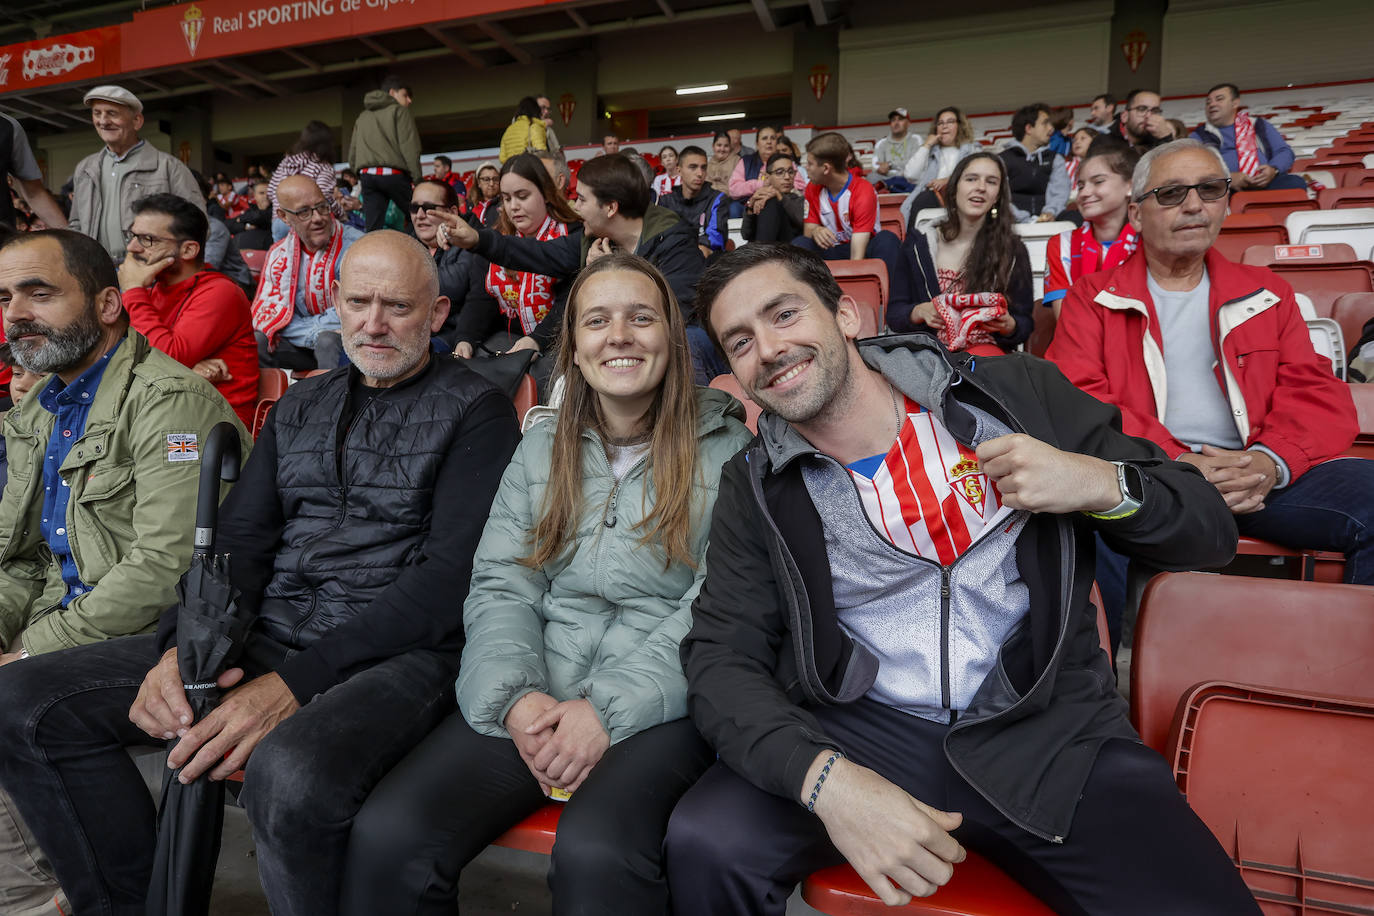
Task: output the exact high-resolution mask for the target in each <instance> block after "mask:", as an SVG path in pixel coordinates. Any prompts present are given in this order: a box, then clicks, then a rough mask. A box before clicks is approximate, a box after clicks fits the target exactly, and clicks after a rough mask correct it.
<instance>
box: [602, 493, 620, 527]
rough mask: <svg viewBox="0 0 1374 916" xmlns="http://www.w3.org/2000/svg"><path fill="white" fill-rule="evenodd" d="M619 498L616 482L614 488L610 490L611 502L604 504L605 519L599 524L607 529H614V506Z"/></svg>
mask: <svg viewBox="0 0 1374 916" xmlns="http://www.w3.org/2000/svg"><path fill="white" fill-rule="evenodd" d="M619 498H620V483H619V482H617V483H616V485H615V488H614V489H613V490H611V500H610V502H608V503H606V517H605V518H603V519H602V520H601V524H603V525H605V526H606V527H607V528H614V527H615V504H616V501H617V500H618V499H619Z"/></svg>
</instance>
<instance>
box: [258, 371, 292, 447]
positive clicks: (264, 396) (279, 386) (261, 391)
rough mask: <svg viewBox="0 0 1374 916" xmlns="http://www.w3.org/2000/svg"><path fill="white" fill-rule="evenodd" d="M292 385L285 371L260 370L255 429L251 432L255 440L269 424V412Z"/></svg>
mask: <svg viewBox="0 0 1374 916" xmlns="http://www.w3.org/2000/svg"><path fill="white" fill-rule="evenodd" d="M290 384H291V379H290V377H289V376H287V374H286V370H285V369H274V368H271V367H268V366H263V367H261V368H259V369H258V403H257V406H256V407H254V408H253V428H252V429H251V430H249V432H251V433H252V434H253V437H254V438H257V435H258V433H260V432H262V425H263V424H264V423H266V422H267V412H268V411H269V410H271V409H272V405H273V404H275V403H277V401H278V400H280V399H281V396H282V395H283V394H286V388H287V386H288V385H290Z"/></svg>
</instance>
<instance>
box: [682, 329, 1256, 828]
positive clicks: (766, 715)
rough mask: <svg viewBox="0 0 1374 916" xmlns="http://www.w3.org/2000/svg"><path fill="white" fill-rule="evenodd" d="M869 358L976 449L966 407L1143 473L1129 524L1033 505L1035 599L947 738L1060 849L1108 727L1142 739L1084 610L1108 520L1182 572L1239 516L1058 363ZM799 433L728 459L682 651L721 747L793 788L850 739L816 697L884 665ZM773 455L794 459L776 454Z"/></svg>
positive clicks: (896, 346) (930, 349) (708, 729)
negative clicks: (806, 476)
mask: <svg viewBox="0 0 1374 916" xmlns="http://www.w3.org/2000/svg"><path fill="white" fill-rule="evenodd" d="M904 351H905V352H904ZM861 352H862V353H863V355H864V359H865V361H866V362H868V363H869V364H870V365H875V364H876V363H878V362H882V363H883V365H884V366H885V367H886V368H885V369H884V370H883V371H884V374H885V375H886V376H887V377H888V379H889V381H892V382H893V383H894V384H895V385H896V386H897V387H899V388H903V390H904V391H905V393H906V394H907V395H908V396H910V397H912V398H913V399H914V400H916V401H918V402H920V403H922V404H924V405H925V406H927V407H929V408H930V409H931V410H932V411H933V412H935V413H936V415H937V416H941V417H942V419H943V421H944V423H945V425H946V427H947V428H948V429H949V431H950V433H951V434H953V436H954V437H955V438H956V439H958V440H959V441H960V442H962V443H964V444H966V445H967V444H969V442H970V438H971V436H972V435H973V432H974V419H973V415H972V414H971V413H970V412H969V411H968V410H966V409H965V407H964V405H965V404H967V405H973V406H977V407H979V408H981V409H982V410H985V411H987V412H988V413H989V414H991V415H992V416H994V417H996V418H998V419H999V420H1001V421H1002V422H1003V423H1005V424H1007V425H1008V426H1009V427H1011V428H1012V429H1013V430H1016V431H1018V432H1024V433H1026V434H1028V435H1030V436H1033V437H1035V438H1036V439H1040V440H1043V441H1045V442H1048V443H1049V444H1051V445H1054V446H1055V447H1057V448H1060V449H1063V450H1065V451H1071V452H1080V453H1084V454H1089V455H1095V456H1098V457H1101V458H1104V459H1109V460H1119V461H1128V462H1130V463H1132V464H1134V465H1135V466H1136V467H1138V468H1139V469H1140V471H1141V476H1142V477H1143V478H1144V501H1143V504H1142V506H1141V508H1140V509H1139V510H1137V511H1136V512H1135V513H1134V514H1132V515H1131V516H1129V517H1127V518H1123V519H1119V520H1116V521H1099V520H1095V519H1092V518H1089V517H1088V516H1086V515H1083V514H1081V513H1075V514H1071V515H1049V514H1037V515H1034V516H1032V517H1031V519H1030V521H1029V522H1028V523H1027V524H1026V526H1025V528H1024V529H1023V531H1022V533H1021V535H1020V536H1019V538H1018V539H1017V542H1016V548H1015V549H1016V552H1017V566H1018V569H1019V572H1020V574H1021V577H1022V579H1023V581H1024V582H1025V584H1026V586H1027V588H1028V591H1029V594H1030V608H1029V610H1028V612H1027V614H1026V617H1025V618H1024V619H1023V621H1021V622H1020V623H1018V624H1017V625H1016V626H1015V627H1013V629H1012V630H1011V632H1010V634H1009V635H1008V637H1007V638H1006V640H1005V641H1004V642H1003V644H1002V646H1001V649H1000V650H999V652H998V658H997V661H996V663H995V664H994V666H993V669H992V673H991V674H989V676H988V677H987V679H986V680H985V681H984V683H983V684H982V686H981V687H980V688H979V689H978V691H977V692H976V693H975V695H974V698H973V700H972V702H971V703H970V704H969V706H968V708H967V709H965V710H964V711H963V713H962V714H961V715H960V716H959V718H958V720H957V721H956V722H955V724H953V725H952V726H950V728H949V731H948V732H947V734H946V737H945V753H946V756H947V757H948V759H949V761H950V763H951V764H952V765H953V766H954V768H955V769H956V770H957V771H958V772H959V773H960V774H961V775H962V776H963V777H964V778H965V779H966V780H967V781H968V782H969V784H970V785H972V786H973V787H974V788H975V789H976V790H977V791H978V792H979V793H980V794H982V795H983V796H984V797H985V798H986V799H987V800H988V801H989V802H990V803H991V804H993V805H994V806H995V807H996V808H997V809H998V810H999V811H1001V812H1002V813H1003V814H1005V815H1006V816H1007V817H1008V818H1009V819H1011V820H1012V821H1013V822H1015V823H1017V824H1019V825H1021V826H1022V827H1023V828H1024V829H1026V830H1028V831H1030V832H1031V833H1033V834H1036V835H1037V836H1040V837H1042V838H1044V839H1047V840H1050V841H1060V840H1062V838H1063V837H1064V836H1066V835H1067V834H1068V831H1069V828H1070V825H1071V822H1072V819H1073V813H1074V809H1075V807H1076V805H1077V802H1078V798H1079V795H1080V793H1081V791H1082V789H1083V786H1084V784H1085V783H1086V781H1087V778H1088V774H1089V771H1090V770H1091V768H1092V764H1093V761H1094V759H1095V758H1096V755H1097V751H1098V748H1099V747H1100V746H1101V745H1102V743H1103V742H1105V741H1106V740H1108V739H1110V738H1129V739H1134V740H1139V738H1138V736H1137V735H1136V733H1135V731H1134V729H1132V727H1131V725H1130V723H1129V722H1128V721H1127V718H1126V704H1125V701H1124V700H1123V699H1122V698H1121V695H1120V694H1119V693H1117V690H1116V684H1115V679H1114V678H1113V675H1112V670H1111V666H1110V663H1109V661H1108V659H1107V656H1106V654H1105V653H1103V652H1102V650H1101V647H1100V645H1099V643H1098V637H1097V628H1096V611H1095V609H1094V608H1093V607H1092V606H1091V605H1090V604H1089V603H1088V593H1089V591H1090V590H1091V588H1092V583H1093V575H1094V568H1093V563H1094V543H1093V531H1094V529H1096V530H1097V531H1100V532H1101V533H1102V535H1103V537H1104V538H1106V540H1107V542H1108V543H1109V544H1110V545H1111V546H1112V547H1113V548H1114V549H1117V550H1121V551H1123V552H1126V553H1128V554H1132V555H1134V556H1136V557H1139V558H1141V559H1143V560H1145V561H1146V562H1147V563H1149V564H1150V565H1152V566H1154V567H1158V568H1160V569H1186V568H1195V567H1206V566H1217V565H1221V564H1223V563H1225V562H1227V561H1228V560H1229V559H1230V558H1231V556H1232V555H1233V554H1234V552H1235V547H1236V537H1237V535H1236V526H1235V522H1234V520H1233V518H1232V516H1231V513H1230V511H1229V510H1228V509H1227V508H1226V505H1225V502H1224V501H1223V500H1222V498H1221V496H1220V494H1219V493H1218V492H1217V490H1216V488H1215V487H1213V486H1212V485H1211V484H1209V483H1207V481H1206V480H1205V479H1204V478H1203V477H1202V475H1201V474H1199V473H1198V472H1197V471H1196V470H1195V469H1193V468H1192V467H1191V466H1189V465H1186V464H1180V463H1177V462H1173V461H1169V460H1168V459H1167V458H1166V456H1165V455H1164V453H1163V452H1162V451H1160V449H1159V448H1158V447H1156V446H1155V445H1154V444H1153V443H1151V442H1149V441H1147V440H1144V439H1137V438H1133V437H1130V436H1126V435H1124V434H1123V433H1122V432H1121V420H1120V414H1119V413H1118V411H1117V410H1116V408H1114V407H1111V406H1109V405H1106V404H1103V403H1102V402H1100V401H1097V400H1096V399H1094V398H1092V397H1089V396H1088V395H1086V394H1083V393H1082V392H1080V391H1079V390H1078V389H1077V388H1074V387H1073V385H1071V384H1070V383H1069V382H1068V380H1067V379H1065V378H1064V376H1063V375H1061V374H1060V373H1059V371H1058V370H1057V369H1056V368H1055V367H1054V366H1053V365H1052V364H1050V363H1048V362H1045V361H1044V360H1041V359H1037V358H1035V357H1031V356H1026V355H1023V354H1014V355H1010V356H1000V357H979V358H976V359H975V358H973V357H970V356H968V355H967V354H949V353H948V352H947V351H945V350H944V349H943V348H941V347H940V346H939V344H938V343H935V342H934V341H932V340H931V338H929V337H927V336H925V335H920V334H912V335H906V336H902V337H884V338H875V339H873V340H870V341H866V342H865V343H864V345H863V346H862V347H861ZM906 360H910V363H906V362H905V361H906ZM918 360H919V361H924V367H923V370H922V371H923V372H924V373H925V374H926V375H927V376H928V377H930V378H933V379H934V380H935V381H934V382H932V383H931V384H930V385H929V386H928V387H925V388H924V389H923V390H906V389H907V388H921V387H922V386H921V385H919V384H917V385H913V384H912V382H911V380H910V379H904V378H893V373H891V372H890V371H889V370H890V369H891V367H893V366H899V367H900V366H903V365H904V364H905V365H915V363H916V361H918ZM875 368H876V365H875ZM897 374H899V375H900V374H902V373H897ZM904 382H905V387H904ZM788 432H789V428H788V427H787V425H786V424H785V423H783V422H782V421H781V420H780V419H779V418H777V417H775V416H772V415H770V414H764V415H763V417H761V418H760V422H759V435H758V436H756V437H755V439H754V440H753V442H751V443H750V444H749V445H748V446H747V447H746V448H745V449H744V450H743V451H742V452H740V453H739V454H737V455H736V456H735V457H734V458H732V459H731V460H730V461H729V462H728V463H727V464H726V465H725V468H724V471H723V472H722V476H721V481H720V495H719V498H718V499H717V501H716V508H715V515H714V518H713V520H712V525H711V540H710V547H709V548H708V550H707V555H706V568H707V570H708V573H707V576H706V580H705V582H704V584H703V585H702V588H701V593H700V595H699V596H698V597H697V600H696V602H695V603H694V604H693V606H692V616H693V624H692V629H691V630H690V632H689V633H688V634H687V637H686V638H685V639H684V640H683V643H682V662H683V668H684V670H685V671H686V673H687V681H688V696H687V703H688V711H689V714H690V715H691V717H692V720H693V722H694V723H695V724H696V726H697V728H698V729H699V730H700V731H701V734H702V735H703V736H704V737H705V738H706V740H707V741H708V742H710V743H711V744H712V746H714V747H715V749H716V751H717V752H718V753H719V754H720V759H721V760H722V761H724V762H725V764H726V765H728V766H729V767H730V768H731V769H733V770H735V771H736V772H737V773H739V774H740V775H742V776H743V777H745V778H746V779H748V780H750V781H751V782H752V783H754V784H755V785H757V786H758V787H760V788H762V789H764V790H766V791H768V792H771V793H774V794H776V795H779V796H782V797H784V798H790V799H794V800H795V799H797V798H798V796H799V794H800V792H801V789H802V783H803V781H804V780H805V778H806V772H807V769H808V768H809V767H810V766H811V763H812V762H813V761H814V760H815V758H816V756H817V755H818V754H820V753H821V751H823V750H826V749H830V748H840V749H843V746H842V743H841V742H838V741H836V740H835V739H834V738H832V737H830V736H828V735H826V734H825V732H824V730H823V729H822V728H821V726H820V724H819V723H818V722H817V720H816V718H815V717H814V716H813V715H812V714H811V712H809V711H808V707H809V706H812V705H820V704H836V703H845V702H852V701H854V700H857V699H859V698H860V697H862V696H863V695H864V694H865V693H866V692H867V690H868V689H869V687H870V686H871V684H872V683H873V679H874V676H875V674H876V672H877V666H876V661H875V659H874V657H873V656H872V654H871V653H870V652H869V651H868V650H867V649H865V648H864V647H863V646H861V645H859V644H858V643H856V642H854V641H853V640H852V639H850V637H849V636H848V635H846V634H845V632H844V630H843V629H842V628H841V627H840V625H839V621H838V618H837V615H836V611H835V604H834V594H833V589H832V585H831V579H830V566H829V560H828V557H827V554H826V550H825V543H824V535H823V532H822V527H821V521H820V518H819V516H818V515H817V513H816V509H815V506H814V505H813V504H812V502H811V499H810V496H809V494H808V492H807V489H806V485H805V483H804V481H803V479H802V473H801V468H802V464H803V462H805V461H807V460H812V459H810V458H808V457H807V454H806V449H807V448H809V446H806V445H805V444H803V445H802V446H801V447H798V446H797V440H799V439H800V437H797V436H796V434H795V433H792V440H791V441H789V442H788V444H787V445H786V446H785V447H784V446H783V444H782V443H783V439H784V436H785V435H786V434H787V433H788ZM786 449H791V450H792V451H791V452H787V451H786ZM811 454H814V452H813V453H811ZM777 455H785V457H784V458H782V460H781V463H780V464H779V463H777V462H778V459H777V458H776V457H775V456H777Z"/></svg>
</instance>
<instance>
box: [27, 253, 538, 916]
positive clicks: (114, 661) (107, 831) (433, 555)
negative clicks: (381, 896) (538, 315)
mask: <svg viewBox="0 0 1374 916" xmlns="http://www.w3.org/2000/svg"><path fill="white" fill-rule="evenodd" d="M438 287H439V280H438V272H437V270H436V268H435V265H434V261H433V260H432V259H431V258H430V256H429V253H428V252H427V251H426V250H425V249H424V247H423V246H422V245H420V243H419V242H416V241H415V240H414V239H412V238H408V237H406V236H403V235H401V234H400V233H399V232H391V231H386V230H381V231H378V232H373V233H369V234H368V235H367V236H366V237H364V238H362V239H360V240H359V241H358V242H357V243H356V244H355V245H354V246H353V247H352V248H351V249H349V251H348V252H347V254H345V255H344V259H343V266H342V269H341V271H340V277H339V280H338V281H336V282H335V284H334V291H333V299H334V302H335V305H336V307H337V308H338V310H339V317H340V320H341V322H342V328H343V343H344V348H345V350H346V351H347V352H348V356H349V359H350V360H351V361H352V364H353V366H352V367H350V368H346V369H336V370H334V371H333V372H330V373H328V374H327V375H322V376H319V377H316V378H311V379H307V380H305V381H303V382H301V383H299V384H297V385H293V386H292V387H291V389H290V390H289V391H288V392H287V393H286V394H285V395H284V396H283V397H282V399H281V401H279V402H278V403H277V405H276V406H275V407H274V408H273V409H272V412H271V414H269V415H268V418H267V424H266V426H264V427H263V430H262V434H261V435H260V437H259V438H258V440H257V444H256V446H255V447H254V449H253V454H252V456H251V457H250V459H249V461H248V462H247V463H246V465H245V466H244V469H243V475H242V477H241V478H240V480H239V482H238V484H237V485H236V486H235V487H234V489H233V490H232V491H231V493H230V494H229V496H228V498H227V499H226V500H225V502H224V505H223V507H222V509H221V513H220V525H219V529H220V530H219V537H218V540H217V542H216V547H217V550H218V551H219V552H221V553H226V554H228V555H229V556H230V563H231V576H230V578H231V581H232V583H233V585H234V587H235V589H236V590H237V592H238V594H239V598H238V600H239V603H240V605H241V606H243V607H245V608H246V610H247V611H248V612H250V613H251V614H252V615H253V617H252V619H253V623H252V627H251V629H250V631H249V635H248V637H247V639H246V641H245V647H244V653H243V657H242V658H241V659H240V660H239V662H238V667H236V668H234V669H231V671H229V672H226V673H225V674H224V675H222V676H221V678H220V686H221V687H223V688H226V692H225V695H224V697H223V700H222V701H221V703H220V705H219V706H218V707H217V708H216V709H214V710H213V711H211V712H210V713H209V714H208V715H206V716H205V717H204V718H202V719H201V720H200V721H199V722H194V723H193V722H192V721H191V719H190V707H189V706H188V705H187V702H186V697H185V693H184V691H183V689H182V680H181V677H180V673H179V671H178V667H177V651H178V650H177V641H176V635H177V634H176V609H175V608H173V609H172V610H171V611H169V612H168V613H167V614H165V615H164V616H163V621H162V626H161V627H160V628H159V632H158V633H157V634H156V635H153V634H147V635H142V636H128V637H124V638H121V639H114V640H107V641H105V642H104V643H101V644H98V645H92V646H84V647H81V648H77V649H70V650H67V651H63V652H53V653H50V654H48V655H42V656H35V657H34V658H33V659H30V660H27V661H26V662H25V663H24V664H22V665H13V666H6V667H5V668H3V669H0V680H2V681H3V682H4V690H3V695H4V697H5V703H4V704H3V705H0V736H3V737H2V738H0V740H3V746H4V748H5V751H4V754H3V755H0V779H3V782H4V785H5V787H6V789H8V790H9V791H11V792H12V793H13V794H15V795H16V796H17V801H18V803H19V807H20V810H21V813H22V815H23V817H24V819H25V821H27V822H28V824H29V826H30V827H31V828H32V829H33V832H34V835H35V836H36V837H37V839H38V842H39V843H40V844H41V845H42V847H43V849H44V850H45V851H46V852H47V853H48V856H49V858H50V860H51V861H52V864H53V867H54V869H55V870H56V872H57V877H58V880H59V881H60V882H61V883H62V887H63V889H64V890H65V891H66V893H67V896H68V898H69V899H70V900H71V903H72V905H73V907H74V909H75V911H76V912H78V913H97V912H98V913H112V914H126V913H128V914H132V913H142V912H143V911H144V907H143V898H144V895H145V894H146V893H147V889H148V880H149V874H150V871H151V868H152V864H153V840H154V837H153V806H152V802H151V800H150V799H149V797H148V792H147V791H146V789H145V788H144V785H143V780H142V778H141V777H140V776H139V774H138V771H137V769H136V768H135V767H134V765H133V762H132V761H131V760H130V759H129V757H128V755H127V754H126V753H125V752H124V747H126V746H131V745H138V744H145V745H153V746H160V745H163V744H164V743H166V742H169V741H173V740H174V739H176V738H180V740H179V741H176V742H175V746H174V747H173V749H172V751H171V755H170V758H169V761H168V762H169V765H172V766H181V765H183V764H184V765H185V766H184V769H183V770H182V772H181V778H182V780H183V781H189V780H192V779H195V778H207V777H208V778H210V779H224V778H225V777H227V776H229V775H230V774H231V773H233V772H234V771H236V770H238V769H240V768H242V769H243V770H244V781H243V795H242V798H243V802H244V807H245V808H246V809H247V811H248V818H249V820H250V821H251V822H252V825H253V838H254V843H255V846H256V849H257V860H258V872H259V876H260V877H261V879H262V885H263V890H264V891H265V892H266V895H267V900H268V903H269V905H270V906H271V910H272V912H273V913H276V914H298V916H318V914H324V913H330V912H333V911H334V907H335V903H336V901H337V899H338V894H339V880H340V876H341V870H342V868H343V861H344V853H345V850H346V847H347V844H348V838H349V832H350V828H351V824H352V818H353V815H354V814H355V813H356V812H357V810H358V808H359V807H361V805H362V802H363V799H364V798H366V796H367V793H368V792H369V791H370V790H371V788H372V786H373V785H375V784H376V783H377V782H378V781H379V780H380V779H381V778H382V776H383V775H385V774H386V772H387V770H388V769H390V768H391V766H392V765H393V764H395V762H396V761H398V760H400V759H401V758H402V757H404V756H405V754H406V753H407V751H409V749H410V748H411V747H412V746H414V745H415V744H416V743H417V742H419V740H420V739H421V738H423V737H424V736H425V735H426V734H427V733H428V732H429V731H430V729H432V728H433V727H434V726H435V725H436V724H437V723H438V722H439V720H440V719H441V718H442V717H443V716H444V715H445V714H447V712H448V711H449V710H450V709H452V707H453V704H454V697H453V677H454V675H455V674H456V673H457V670H458V661H459V658H460V656H461V652H462V646H463V623H462V619H463V618H462V609H463V597H464V595H465V594H466V592H467V587H468V580H469V578H470V576H471V573H472V555H473V552H474V551H475V549H476V547H477V542H478V539H479V538H480V537H481V534H482V528H483V526H484V525H485V523H486V517H487V512H488V509H489V508H490V506H491V501H492V499H493V498H494V496H495V494H496V488H497V485H498V484H499V482H500V479H501V475H502V473H503V472H504V470H505V467H506V464H507V462H508V461H509V460H510V456H511V455H512V454H513V453H514V451H515V445H516V442H517V440H518V439H519V433H518V431H517V428H516V422H515V412H514V410H513V409H512V407H511V403H510V401H509V400H508V399H507V398H506V397H505V396H504V395H502V394H501V393H500V392H499V391H498V390H497V389H496V388H494V387H493V386H492V385H490V384H489V383H488V382H486V381H485V380H484V379H482V378H480V377H479V376H477V375H476V374H475V373H473V372H472V371H471V370H469V369H467V368H465V367H464V366H463V365H462V364H461V363H460V362H457V361H455V360H452V359H442V358H438V357H436V356H435V355H434V354H433V353H431V351H430V349H429V346H430V344H429V341H430V335H432V334H433V333H435V332H436V331H437V330H438V329H439V327H440V326H441V325H442V323H443V320H444V317H445V315H446V314H447V312H448V301H447V300H446V299H444V298H443V297H442V296H440V295H439V289H438ZM189 523H190V522H189V520H187V524H189ZM227 688H232V689H227Z"/></svg>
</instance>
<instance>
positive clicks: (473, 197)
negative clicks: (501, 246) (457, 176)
mask: <svg viewBox="0 0 1374 916" xmlns="http://www.w3.org/2000/svg"><path fill="white" fill-rule="evenodd" d="M468 203H469V204H470V205H471V206H472V210H471V211H469V212H470V213H471V219H469V220H468V221H469V222H473V221H475V225H478V226H485V227H487V228H488V229H490V228H491V227H492V226H494V225H496V215H497V214H496V211H497V210H499V209H500V205H501V172H500V170H499V169H497V167H496V166H495V165H494V164H493V163H490V162H484V163H482V164H481V165H480V166H479V167H478V169H477V175H476V176H475V177H474V178H473V179H472V190H471V191H469V192H468ZM493 205H494V206H493Z"/></svg>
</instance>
